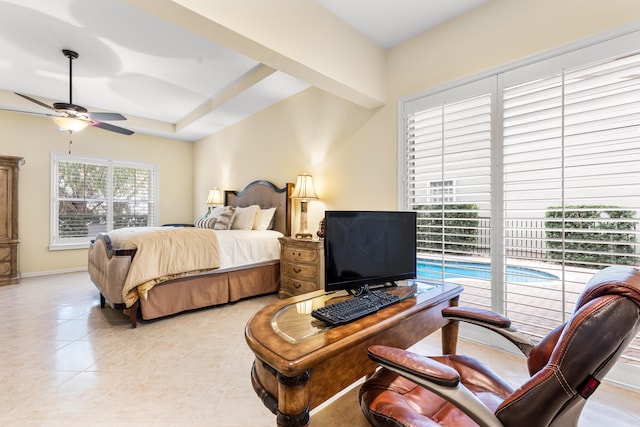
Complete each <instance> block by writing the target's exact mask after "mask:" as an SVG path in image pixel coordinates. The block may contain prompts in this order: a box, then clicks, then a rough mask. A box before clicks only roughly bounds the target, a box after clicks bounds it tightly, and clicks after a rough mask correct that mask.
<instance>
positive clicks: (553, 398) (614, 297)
mask: <svg viewBox="0 0 640 427" xmlns="http://www.w3.org/2000/svg"><path fill="white" fill-rule="evenodd" d="M639 330H640V272H639V271H637V270H635V269H633V268H631V267H608V268H605V269H603V270H601V271H599V272H598V273H596V274H595V275H594V276H593V277H592V278H591V280H589V282H588V283H587V285H586V287H585V289H584V291H583V292H582V294H581V295H580V297H579V298H578V301H577V302H576V307H575V309H574V312H573V314H572V316H571V318H570V319H569V320H568V321H567V322H566V323H565V324H564V325H562V326H561V327H559V328H556V330H554V331H552V332H551V333H550V334H549V335H548V336H547V337H546V338H545V339H543V340H542V341H541V342H540V343H539V344H538V346H536V348H535V349H534V350H532V352H531V354H530V358H533V359H534V362H533V363H532V362H531V360H530V363H529V365H530V371H532V377H531V378H530V379H529V380H528V381H527V382H525V383H524V384H523V385H522V386H521V387H520V388H519V389H517V390H516V391H515V392H514V393H513V394H512V395H511V396H510V397H509V398H507V399H506V400H505V401H504V402H503V403H502V404H501V405H500V406H499V407H498V409H497V410H496V416H497V417H498V418H499V419H500V420H501V421H502V422H503V423H504V425H505V426H523V425H527V426H545V427H546V426H554V427H558V426H576V425H577V423H578V418H579V416H580V412H581V411H582V408H583V406H584V404H585V402H586V399H587V398H588V397H589V396H590V395H591V393H593V391H594V390H595V388H596V387H597V386H598V384H599V383H600V381H601V380H602V379H603V378H604V376H605V375H606V373H607V372H608V371H609V370H610V369H611V367H612V366H613V365H614V364H615V362H616V360H617V359H618V358H619V357H620V355H621V354H622V352H623V351H624V350H625V349H626V347H627V346H628V345H629V344H630V343H631V341H632V340H633V339H634V337H635V336H636V334H637V333H638V331H639Z"/></svg>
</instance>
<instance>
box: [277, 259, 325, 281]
mask: <svg viewBox="0 0 640 427" xmlns="http://www.w3.org/2000/svg"><path fill="white" fill-rule="evenodd" d="M284 274H286V275H287V276H290V277H292V278H294V279H311V280H313V279H315V278H316V277H317V275H318V269H317V268H316V266H315V264H294V263H288V262H287V263H284Z"/></svg>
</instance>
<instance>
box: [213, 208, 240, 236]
mask: <svg viewBox="0 0 640 427" xmlns="http://www.w3.org/2000/svg"><path fill="white" fill-rule="evenodd" d="M234 212H235V208H234V207H232V206H225V209H224V210H223V211H222V212H220V213H219V214H218V216H217V217H216V223H215V225H214V226H213V229H214V230H228V229H229V228H230V227H231V219H232V218H233V214H234Z"/></svg>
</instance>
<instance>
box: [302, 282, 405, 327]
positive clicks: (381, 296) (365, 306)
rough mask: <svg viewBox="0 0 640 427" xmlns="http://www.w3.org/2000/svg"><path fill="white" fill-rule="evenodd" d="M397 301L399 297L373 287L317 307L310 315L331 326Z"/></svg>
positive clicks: (370, 312)
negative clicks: (361, 292) (345, 298)
mask: <svg viewBox="0 0 640 427" xmlns="http://www.w3.org/2000/svg"><path fill="white" fill-rule="evenodd" d="M398 302H400V297H398V296H397V295H390V294H388V293H386V292H383V291H380V290H377V289H374V290H370V291H368V292H367V293H364V294H361V295H356V296H354V297H353V298H350V299H347V300H344V301H340V302H337V303H334V304H331V305H327V306H325V307H320V308H317V309H315V310H313V311H312V312H311V316H313V317H315V318H316V319H318V320H322V321H323V322H325V323H326V324H328V325H331V326H336V325H343V324H345V323H349V322H352V321H354V320H357V319H360V318H361V317H364V316H368V315H369V314H373V313H375V312H377V311H378V310H380V309H383V308H385V307H388V306H390V305H393V304H395V303H398Z"/></svg>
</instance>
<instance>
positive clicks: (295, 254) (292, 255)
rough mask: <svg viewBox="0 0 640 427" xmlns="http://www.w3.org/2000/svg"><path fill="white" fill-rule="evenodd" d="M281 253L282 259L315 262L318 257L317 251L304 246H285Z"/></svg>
mask: <svg viewBox="0 0 640 427" xmlns="http://www.w3.org/2000/svg"><path fill="white" fill-rule="evenodd" d="M282 255H283V259H282V261H292V262H316V261H317V259H318V252H317V251H314V250H310V249H304V248H286V249H284V250H283V254H282Z"/></svg>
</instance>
